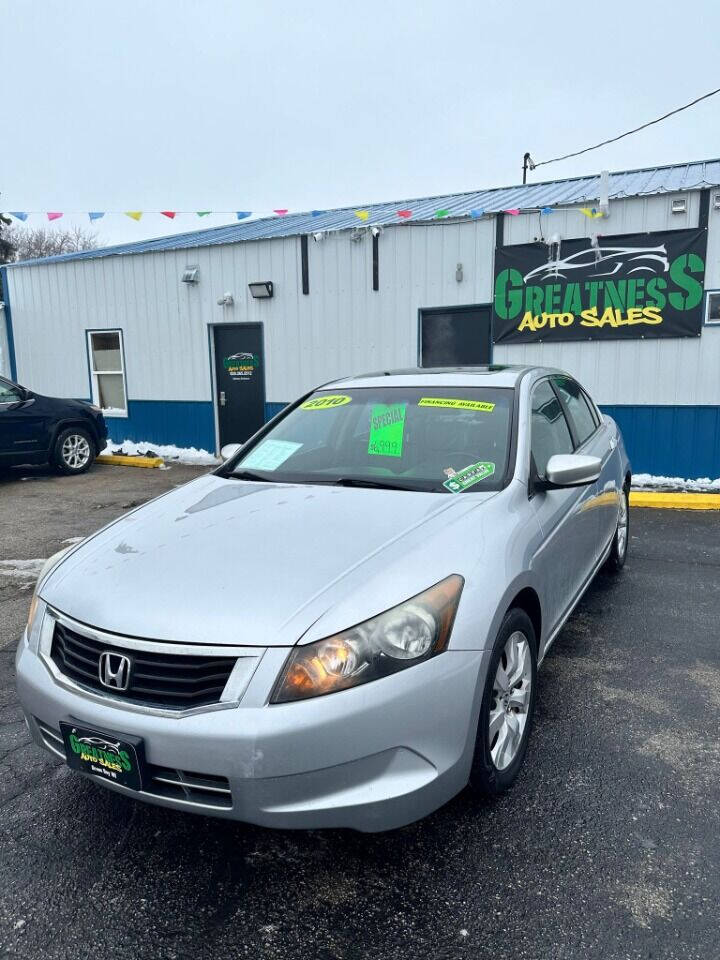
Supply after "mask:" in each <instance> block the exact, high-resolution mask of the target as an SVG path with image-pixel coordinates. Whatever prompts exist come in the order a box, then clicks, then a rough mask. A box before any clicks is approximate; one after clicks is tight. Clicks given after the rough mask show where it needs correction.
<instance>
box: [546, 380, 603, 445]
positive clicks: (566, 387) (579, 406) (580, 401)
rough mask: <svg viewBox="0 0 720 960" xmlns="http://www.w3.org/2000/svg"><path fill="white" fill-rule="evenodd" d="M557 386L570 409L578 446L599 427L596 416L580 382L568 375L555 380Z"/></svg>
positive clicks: (568, 409) (567, 407) (569, 412)
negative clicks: (570, 378)
mask: <svg viewBox="0 0 720 960" xmlns="http://www.w3.org/2000/svg"><path fill="white" fill-rule="evenodd" d="M555 386H556V387H557V389H558V392H559V394H560V396H561V397H562V400H563V403H564V404H565V407H566V409H567V411H568V414H569V416H570V420H571V422H572V425H573V427H574V428H575V435H576V437H577V442H578V446H580V444H581V443H585V441H586V440H587V438H588V437H589V436H590V434H591V433H594V432H595V430H596V429H597V423H596V421H595V416H594V414H593V412H592V410H591V409H590V404H589V403H588V402H587V399H586V398H585V394H584V393H583V392H582V389H581V387H580V385H579V384H578V383H575V381H574V380H569V379H567V378H566V377H562V378H561V377H558V378H557V379H556V380H555Z"/></svg>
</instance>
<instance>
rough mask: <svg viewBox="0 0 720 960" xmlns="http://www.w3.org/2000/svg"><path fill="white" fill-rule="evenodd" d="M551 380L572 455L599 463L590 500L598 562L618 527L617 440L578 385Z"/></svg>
mask: <svg viewBox="0 0 720 960" xmlns="http://www.w3.org/2000/svg"><path fill="white" fill-rule="evenodd" d="M552 380H553V384H554V386H555V388H556V390H557V392H558V395H559V396H560V400H561V401H562V404H563V406H564V408H565V411H566V413H567V416H568V420H569V422H570V429H571V430H572V432H573V439H574V441H575V452H576V453H582V454H586V455H588V456H591V457H599V458H600V461H601V463H602V469H601V472H600V476H599V478H598V481H597V484H596V489H595V494H594V498H593V500H592V512H593V513H594V514H595V528H596V531H597V543H596V546H595V551H594V552H595V556H596V558H597V559H599V557H600V555H601V554H602V552H603V551H604V549H605V547H607V545H608V543H609V542H610V540H611V539H612V537H613V535H614V533H615V528H616V526H617V518H618V507H619V500H618V498H619V496H620V493H621V489H622V484H621V480H620V477H621V471H620V469H619V462H620V453H619V451H618V450H617V439H616V437H615V436H614V432H613V431H612V430H611V428H610V427H609V426H608V425H607V423H606V422H605V421H604V420H603V419H602V418H601V417H600V415H599V414H598V412H597V410H596V409H595V405H594V404H593V402H592V401H591V400H590V398H589V397H588V396H587V394H586V393H585V391H584V390H583V389H582V387H581V386H580V384H579V383H577V382H576V381H575V380H573V379H572V377H568V376H557V377H553V378H552Z"/></svg>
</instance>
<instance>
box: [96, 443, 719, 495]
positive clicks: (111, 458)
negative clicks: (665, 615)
mask: <svg viewBox="0 0 720 960" xmlns="http://www.w3.org/2000/svg"><path fill="white" fill-rule="evenodd" d="M95 462H96V463H109V464H112V465H114V466H116V467H162V466H164V463H165V461H164V460H163V459H162V457H126V456H124V455H123V454H120V453H113V454H101V455H100V456H99V457H96V458H95ZM718 499H720V497H719V498H718Z"/></svg>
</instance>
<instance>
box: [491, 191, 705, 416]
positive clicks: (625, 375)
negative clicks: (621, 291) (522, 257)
mask: <svg viewBox="0 0 720 960" xmlns="http://www.w3.org/2000/svg"><path fill="white" fill-rule="evenodd" d="M671 199H672V198H671V197H667V196H652V197H633V198H631V199H629V200H624V201H622V202H615V203H613V204H611V206H610V218H609V219H608V220H602V221H599V220H588V218H587V217H583V216H581V215H578V214H576V213H575V212H572V211H565V212H559V213H556V214H553V215H552V216H551V217H543V218H542V227H543V229H544V231H545V235H546V236H547V235H548V234H549V233H550V231H551V230H552V232H553V233H555V232H557V233H559V234H560V236H561V237H563V238H564V239H573V238H575V237H589V236H591V235H592V233H593V232H598V231H600V232H602V233H603V234H606V235H607V234H620V233H641V232H643V231H646V230H647V231H651V230H675V229H680V228H684V227H694V226H697V223H698V215H699V209H700V194H699V193H691V194H689V195H688V197H687V200H688V204H687V207H688V209H687V212H686V213H685V214H673V213H671V212H670V202H671ZM540 222H541V221H540V220H539V218H538V216H537V215H526V214H521V215H520V216H517V217H509V216H506V217H505V224H504V226H505V241H506V243H510V244H512V243H528V242H531V241H533V240H535V239H536V237H538V236H539V234H538V226H539V224H540ZM705 286H706V288H707V289H712V288H713V287H720V211H717V210H713V209H712V206H711V209H710V224H709V233H708V251H707V268H706V273H705ZM494 359H495V361H496V362H498V363H531V364H541V365H543V366H551V367H561V368H562V369H563V370H567V371H568V372H570V373H572V374H573V375H574V376H576V377H577V378H578V380H580V382H581V383H582V384H583V385H584V386H585V387H586V388H587V389H588V390H589V391H590V393H592V395H593V396H594V397H595V398H596V400H597V401H598V402H599V403H604V404H630V405H636V404H651V405H662V404H720V327H703V330H702V334H701V336H700V337H697V338H683V339H677V340H675V339H669V340H653V339H648V340H624V341H621V340H608V341H606V342H602V343H601V342H598V341H587V342H571V343H538V344H513V345H502V344H498V345H496V347H495V351H494Z"/></svg>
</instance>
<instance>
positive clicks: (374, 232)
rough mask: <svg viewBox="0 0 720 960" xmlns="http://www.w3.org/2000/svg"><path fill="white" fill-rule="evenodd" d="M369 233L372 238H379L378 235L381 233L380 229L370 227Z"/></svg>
mask: <svg viewBox="0 0 720 960" xmlns="http://www.w3.org/2000/svg"><path fill="white" fill-rule="evenodd" d="M370 233H371V234H372V235H373V236H374V237H379V236H380V234H381V233H382V227H370Z"/></svg>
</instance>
